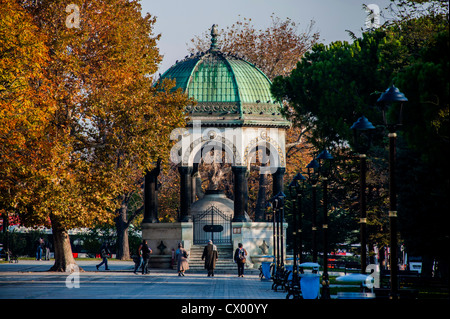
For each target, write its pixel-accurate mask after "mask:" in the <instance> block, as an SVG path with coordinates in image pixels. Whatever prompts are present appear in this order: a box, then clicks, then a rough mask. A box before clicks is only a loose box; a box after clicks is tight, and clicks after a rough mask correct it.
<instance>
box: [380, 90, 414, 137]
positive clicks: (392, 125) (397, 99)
mask: <svg viewBox="0 0 450 319" xmlns="http://www.w3.org/2000/svg"><path fill="white" fill-rule="evenodd" d="M377 102H378V103H381V111H382V112H383V120H384V124H385V125H386V126H387V127H388V129H389V131H392V132H394V131H395V129H396V127H397V126H398V125H401V123H402V112H403V102H408V99H407V98H406V97H405V95H404V94H403V93H402V92H400V90H399V89H398V88H396V87H395V86H394V85H391V86H390V87H389V88H388V89H387V90H386V91H385V92H384V93H382V94H381V96H380V97H379V98H378V100H377ZM393 104H400V107H399V108H398V109H396V110H392V111H389V109H392V108H393Z"/></svg>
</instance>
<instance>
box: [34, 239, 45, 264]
mask: <svg viewBox="0 0 450 319" xmlns="http://www.w3.org/2000/svg"><path fill="white" fill-rule="evenodd" d="M44 246H45V245H44V239H43V238H42V237H39V239H38V240H37V248H36V260H39V261H40V260H42V252H43V247H44Z"/></svg>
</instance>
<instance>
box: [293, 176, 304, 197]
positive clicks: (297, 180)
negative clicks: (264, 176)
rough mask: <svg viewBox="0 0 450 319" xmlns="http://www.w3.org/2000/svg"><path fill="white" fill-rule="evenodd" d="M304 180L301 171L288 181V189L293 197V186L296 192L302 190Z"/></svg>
mask: <svg viewBox="0 0 450 319" xmlns="http://www.w3.org/2000/svg"><path fill="white" fill-rule="evenodd" d="M305 181H306V178H305V176H303V175H302V174H301V173H297V175H295V176H294V178H293V179H292V181H291V182H290V183H289V191H290V193H291V196H292V197H293V189H294V187H295V190H296V192H297V194H298V193H299V192H301V191H302V190H303V185H304V182H305Z"/></svg>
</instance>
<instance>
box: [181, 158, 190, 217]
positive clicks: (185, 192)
mask: <svg viewBox="0 0 450 319" xmlns="http://www.w3.org/2000/svg"><path fill="white" fill-rule="evenodd" d="M192 170H193V168H192V166H179V167H178V171H179V172H180V217H179V221H180V222H190V221H192V216H191V203H192Z"/></svg>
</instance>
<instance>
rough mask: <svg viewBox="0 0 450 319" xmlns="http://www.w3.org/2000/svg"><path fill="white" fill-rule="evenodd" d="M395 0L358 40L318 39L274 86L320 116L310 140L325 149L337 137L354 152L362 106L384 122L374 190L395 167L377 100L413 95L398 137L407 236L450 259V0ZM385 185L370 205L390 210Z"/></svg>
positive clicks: (305, 113) (293, 109) (377, 141)
mask: <svg viewBox="0 0 450 319" xmlns="http://www.w3.org/2000/svg"><path fill="white" fill-rule="evenodd" d="M393 4H395V5H396V6H395V8H397V9H398V10H397V11H395V12H394V13H396V15H395V19H393V20H390V21H388V22H386V24H385V25H383V26H381V27H380V28H378V29H374V30H366V31H365V32H363V34H362V37H361V38H356V37H355V38H354V41H353V42H352V43H348V42H341V41H337V42H333V43H331V44H330V45H328V46H325V45H323V44H317V45H315V46H314V47H313V48H312V50H311V51H310V52H307V53H306V54H305V56H304V57H303V58H302V60H301V61H300V62H299V63H298V64H297V67H296V69H294V70H293V71H292V73H291V74H290V75H289V76H286V77H277V78H275V79H274V82H273V86H272V93H273V95H274V96H276V97H277V98H278V99H279V100H280V101H287V102H288V104H286V107H285V109H284V112H285V113H286V114H288V115H290V116H293V117H295V118H297V121H298V122H300V123H302V122H303V123H305V122H306V123H310V124H311V126H312V127H313V130H312V139H311V142H312V143H313V144H314V145H316V146H317V147H318V148H319V149H320V148H324V147H328V148H336V147H337V146H338V148H339V149H341V150H344V151H345V150H346V149H347V150H348V151H350V149H349V146H350V145H352V138H351V134H352V133H351V130H350V126H351V125H352V123H353V122H355V121H356V120H357V118H358V117H360V116H361V115H365V116H366V117H367V118H368V119H369V120H370V121H371V122H372V123H373V124H374V125H375V126H377V127H378V129H377V130H376V134H375V138H374V141H373V142H374V143H373V147H372V149H371V151H370V152H369V153H370V157H369V158H370V159H371V164H370V166H371V170H373V171H372V172H369V176H370V177H369V181H368V184H369V194H373V193H374V191H375V190H376V188H375V187H376V185H377V183H372V181H371V180H370V178H372V177H382V176H383V175H385V172H386V171H387V164H386V152H385V149H386V147H387V143H386V137H385V136H386V135H385V134H384V131H383V128H382V125H383V121H382V114H381V111H380V110H379V108H378V107H377V104H376V100H377V99H378V97H379V96H380V94H381V93H382V92H383V91H384V90H385V89H386V88H388V87H389V86H390V85H391V84H395V85H396V86H397V87H398V88H399V89H400V90H401V91H402V92H403V93H404V94H405V95H406V96H407V98H408V100H409V101H408V102H407V103H406V104H405V105H404V111H403V125H402V127H401V130H400V132H399V134H400V140H399V145H398V147H399V152H398V166H399V169H398V175H399V176H398V178H399V179H400V181H399V187H398V188H399V208H398V210H399V224H400V231H401V236H402V239H403V240H404V241H405V242H406V243H407V249H409V251H411V252H413V253H414V254H420V255H422V256H429V257H431V256H432V257H433V258H437V259H438V260H440V261H441V262H442V263H447V262H448V256H446V253H443V251H442V250H443V249H442V248H443V247H446V246H447V245H448V240H449V236H448V230H446V229H444V227H441V226H440V223H439V222H436V221H438V220H440V219H441V218H444V216H443V214H444V213H443V212H444V211H445V210H446V207H448V199H447V196H446V195H444V194H445V193H448V191H449V180H448V176H449V174H448V165H446V164H445V163H444V161H445V158H447V156H445V155H447V154H448V149H449V147H448V146H449V145H448V109H449V104H448V94H449V81H448V80H449V79H448V73H449V72H448V71H449V62H448V59H447V56H448V53H449V40H448V33H449V31H448V2H445V3H444V2H436V1H431V2H421V3H416V2H413V1H410V2H408V1H394V2H393ZM424 8H425V9H424ZM342 167H343V166H341V168H342ZM349 172H350V171H348V170H347V171H345V170H344V171H342V172H341V176H342V175H346V176H350V175H348V174H349ZM383 180H384V187H385V188H386V187H387V185H386V179H385V178H383V179H382V180H380V181H379V182H382V184H383ZM382 184H381V185H382ZM371 185H372V186H371ZM376 192H377V193H378V194H379V196H378V199H377V200H376V201H375V202H372V203H371V204H370V205H372V207H369V210H370V209H373V208H375V207H378V208H381V209H382V210H384V209H385V207H386V206H385V200H386V196H385V195H386V192H385V191H383V190H381V192H380V190H377V191H376ZM377 215H379V213H377ZM426 216H433V217H432V218H428V217H426ZM378 217H382V215H379V216H378ZM421 225H422V226H421ZM372 235H375V234H374V233H373V234H372ZM425 243H426V244H425ZM444 250H445V249H444Z"/></svg>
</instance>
